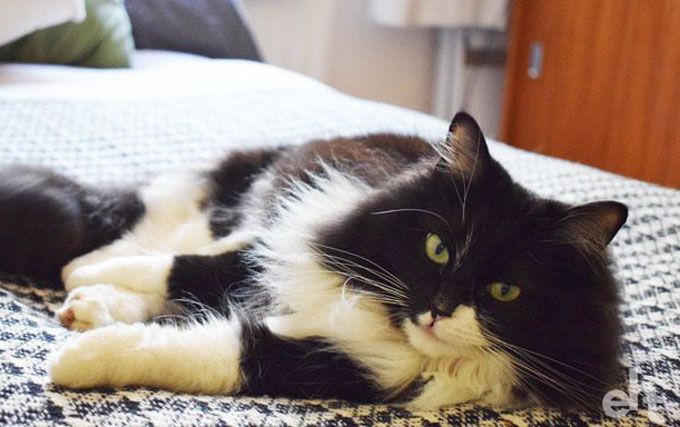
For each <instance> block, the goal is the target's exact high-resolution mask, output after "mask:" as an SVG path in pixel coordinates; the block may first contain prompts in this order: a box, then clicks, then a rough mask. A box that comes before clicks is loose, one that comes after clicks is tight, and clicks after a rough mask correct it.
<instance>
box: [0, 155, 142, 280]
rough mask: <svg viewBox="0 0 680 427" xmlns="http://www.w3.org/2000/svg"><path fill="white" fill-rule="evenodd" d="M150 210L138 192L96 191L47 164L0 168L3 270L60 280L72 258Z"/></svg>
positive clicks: (114, 236)
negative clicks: (49, 169) (144, 204)
mask: <svg viewBox="0 0 680 427" xmlns="http://www.w3.org/2000/svg"><path fill="white" fill-rule="evenodd" d="M143 212H144V207H143V204H142V203H141V202H140V200H139V199H138V197H137V196H136V194H135V193H133V192H125V191H110V192H105V191H95V190H92V189H89V188H87V187H85V186H82V185H80V184H77V183H76V182H74V181H72V180H70V179H69V178H66V177H64V176H61V175H57V174H55V173H53V172H50V171H48V170H46V169H41V168H35V167H26V166H15V167H10V168H7V169H4V170H2V171H0V271H2V272H3V273H8V274H19V275H27V276H30V277H33V278H37V279H41V280H45V281H46V282H47V283H46V284H48V285H53V286H58V285H59V284H60V270H61V267H63V266H64V265H65V264H66V263H67V262H68V261H69V260H71V259H72V258H74V257H76V256H78V255H81V254H83V253H86V252H89V251H91V250H93V249H95V248H97V247H100V246H102V245H105V244H107V243H109V242H112V241H114V240H116V239H117V238H118V237H120V236H121V234H122V233H123V232H124V231H126V230H128V229H130V228H131V227H132V226H133V225H134V224H135V223H136V222H137V220H138V219H139V218H140V217H141V216H142V214H143Z"/></svg>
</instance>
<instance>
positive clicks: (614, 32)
mask: <svg viewBox="0 0 680 427" xmlns="http://www.w3.org/2000/svg"><path fill="white" fill-rule="evenodd" d="M501 139H502V140H505V141H507V142H509V143H510V144H512V145H514V146H517V147H522V148H525V149H530V150H534V151H538V152H541V153H545V154H549V155H552V156H557V157H562V158H565V159H570V160H575V161H578V162H582V163H588V164H591V165H594V166H597V167H599V168H602V169H606V170H609V171H612V172H616V173H619V174H622V175H627V176H631V177H635V178H639V179H643V180H647V181H652V182H656V183H660V184H664V185H668V186H672V187H678V188H680V1H679V0H598V1H592V0H570V1H561V0H559V1H555V0H516V1H515V2H514V5H513V11H512V15H511V21H510V44H509V51H508V64H507V81H506V89H505V100H504V107H503V119H502V125H501Z"/></svg>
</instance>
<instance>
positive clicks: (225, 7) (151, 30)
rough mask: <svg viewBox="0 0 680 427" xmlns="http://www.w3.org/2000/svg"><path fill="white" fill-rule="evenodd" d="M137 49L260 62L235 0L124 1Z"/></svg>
mask: <svg viewBox="0 0 680 427" xmlns="http://www.w3.org/2000/svg"><path fill="white" fill-rule="evenodd" d="M125 6H126V8H127V10H128V15H130V22H131V23H132V35H133V37H134V39H135V47H136V48H137V49H161V50H174V51H178V52H187V53H195V54H198V55H203V56H207V57H210V58H241V59H250V60H255V61H261V60H262V58H261V56H260V53H259V52H258V49H257V46H256V44H255V41H254V40H253V37H252V35H251V33H250V29H249V28H248V26H247V24H246V22H245V20H244V19H243V16H242V15H241V11H240V4H238V1H236V0H125Z"/></svg>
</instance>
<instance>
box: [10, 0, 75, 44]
mask: <svg viewBox="0 0 680 427" xmlns="http://www.w3.org/2000/svg"><path fill="white" fill-rule="evenodd" d="M84 18H85V2H84V0H2V13H0V46H2V45H3V44H5V43H9V42H11V41H12V40H16V39H18V38H19V37H22V36H24V35H26V34H30V33H32V32H33V31H36V30H40V29H42V28H47V27H51V26H53V25H57V24H62V23H64V22H68V21H75V22H80V21H82V20H83V19H84Z"/></svg>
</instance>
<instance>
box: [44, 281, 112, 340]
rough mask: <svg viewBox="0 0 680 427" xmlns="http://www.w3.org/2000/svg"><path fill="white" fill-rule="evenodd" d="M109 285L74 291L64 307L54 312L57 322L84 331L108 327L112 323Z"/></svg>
mask: <svg viewBox="0 0 680 427" xmlns="http://www.w3.org/2000/svg"><path fill="white" fill-rule="evenodd" d="M107 287H109V285H94V286H86V287H82V288H77V289H74V290H73V291H72V292H71V293H69V295H68V297H67V298H66V301H64V305H62V306H61V308H60V309H59V310H57V312H56V317H57V319H59V322H60V323H61V324H62V325H64V326H65V327H67V328H69V329H72V330H76V331H86V330H88V329H94V328H99V327H102V326H106V325H110V324H112V323H113V322H114V319H113V317H112V316H111V313H110V312H109V307H108V303H109V302H110V301H107V300H106V297H107V295H106V294H107V293H108V292H107V291H108V289H107Z"/></svg>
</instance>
